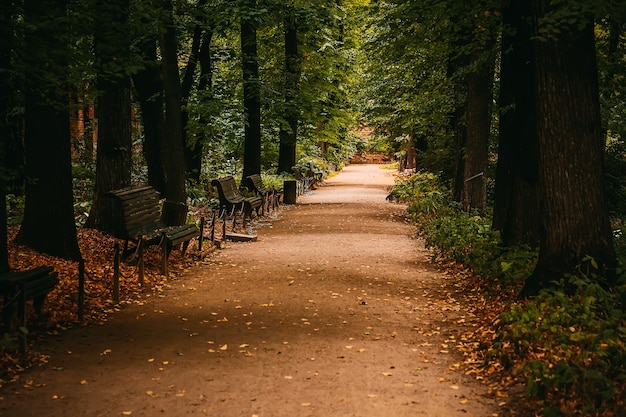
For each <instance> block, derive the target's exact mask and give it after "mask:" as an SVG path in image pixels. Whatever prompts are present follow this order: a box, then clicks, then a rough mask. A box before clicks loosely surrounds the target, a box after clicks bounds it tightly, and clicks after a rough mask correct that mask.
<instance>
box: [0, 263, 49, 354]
mask: <svg viewBox="0 0 626 417" xmlns="http://www.w3.org/2000/svg"><path fill="white" fill-rule="evenodd" d="M58 275H59V273H58V272H56V271H54V268H52V267H51V266H39V267H36V268H33V269H29V270H27V271H3V272H0V293H1V294H2V300H3V304H2V322H3V325H4V327H5V328H6V329H7V330H11V327H12V319H13V317H14V314H15V310H16V309H15V307H17V320H18V326H19V327H20V328H21V329H22V330H21V331H20V332H19V333H20V351H21V352H25V351H26V347H27V343H26V336H27V332H26V331H25V329H26V324H27V318H26V316H27V315H26V304H27V302H28V301H29V300H33V308H34V310H35V313H36V314H37V315H38V316H41V313H42V307H43V303H44V301H45V299H46V297H47V295H48V293H50V291H52V290H53V289H54V288H55V287H56V285H57V284H58V283H59V277H58Z"/></svg>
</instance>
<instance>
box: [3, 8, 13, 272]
mask: <svg viewBox="0 0 626 417" xmlns="http://www.w3.org/2000/svg"><path fill="white" fill-rule="evenodd" d="M11 6H12V2H9V1H5V2H2V3H0V91H4V92H7V91H11V52H12V51H11V50H12V48H11V39H13V33H12V26H13V25H12V24H11V21H12V15H13V13H12V7H11ZM10 97H11V96H10V95H9V94H0V272H2V271H6V270H8V269H9V253H8V241H7V239H8V237H7V206H6V181H5V178H6V177H7V174H8V172H7V167H6V151H5V143H7V142H8V141H9V137H10V136H11V130H12V129H11V127H10V125H9V112H10V111H11V107H12V102H11V99H10Z"/></svg>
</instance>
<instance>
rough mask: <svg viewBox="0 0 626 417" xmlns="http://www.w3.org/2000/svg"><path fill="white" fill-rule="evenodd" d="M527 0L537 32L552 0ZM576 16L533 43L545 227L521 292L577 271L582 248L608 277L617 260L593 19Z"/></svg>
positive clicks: (530, 291)
mask: <svg viewBox="0 0 626 417" xmlns="http://www.w3.org/2000/svg"><path fill="white" fill-rule="evenodd" d="M531 3H532V5H533V17H534V23H535V25H536V26H535V32H534V34H535V35H540V32H539V30H537V24H541V19H542V18H543V17H544V16H545V15H546V13H547V12H549V11H550V9H551V6H550V3H551V2H550V1H549V0H533V1H532V2H531ZM585 18H586V16H579V19H580V21H581V22H582V21H584V20H583V19H585ZM579 24H580V22H577V23H576V24H575V25H572V26H566V24H565V23H563V24H562V27H561V28H560V29H561V30H560V33H559V34H558V38H557V39H553V38H549V39H546V40H538V41H535V43H534V48H535V54H534V56H535V59H534V63H535V67H534V71H535V77H536V78H535V80H536V85H535V94H537V97H538V100H537V114H538V115H539V117H537V131H538V134H539V150H540V152H539V183H540V189H541V195H542V198H543V201H544V205H543V210H542V220H543V230H542V239H541V248H540V252H539V260H538V264H537V267H536V269H535V271H534V273H533V275H532V276H531V277H529V278H528V280H527V281H526V286H525V287H524V289H523V291H522V295H529V294H533V293H535V292H536V291H538V290H539V289H541V288H544V287H546V286H549V285H550V284H551V282H552V281H553V279H555V278H560V277H561V276H562V275H563V274H564V273H569V272H574V271H575V270H576V268H577V266H578V265H580V264H583V263H585V262H583V260H584V259H585V257H587V256H590V257H592V258H594V259H595V262H597V264H598V266H599V270H598V271H594V272H598V274H599V276H605V277H608V278H611V277H612V274H613V272H614V271H612V269H613V268H614V267H615V266H616V255H615V251H614V248H613V240H612V233H611V225H610V222H609V215H608V208H607V204H606V200H605V195H604V181H603V180H604V175H603V168H602V163H603V151H604V143H603V139H602V132H601V124H600V105H599V92H598V79H597V76H598V72H597V67H596V55H595V53H596V52H595V45H594V32H593V21H592V20H591V19H589V20H588V21H587V24H586V25H584V28H582V29H580V26H579ZM586 264H587V265H589V264H590V263H589V262H586Z"/></svg>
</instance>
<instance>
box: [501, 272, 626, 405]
mask: <svg viewBox="0 0 626 417" xmlns="http://www.w3.org/2000/svg"><path fill="white" fill-rule="evenodd" d="M599 282H600V281H599V278H598V277H594V276H591V277H589V276H587V275H585V274H582V273H581V274H579V275H572V276H569V277H567V278H566V279H564V280H563V281H562V282H560V283H559V286H558V287H557V288H554V289H549V290H548V289H547V290H543V291H542V292H541V293H540V294H539V295H538V296H537V297H536V298H535V299H533V300H531V301H527V302H524V303H518V304H515V305H513V306H512V308H511V309H510V310H509V311H506V312H504V313H502V315H501V321H500V323H499V328H498V330H497V338H496V340H495V343H494V346H493V351H492V354H493V355H494V357H497V359H498V360H499V361H500V362H501V363H502V364H504V365H505V366H507V367H509V368H510V369H512V370H513V372H514V374H516V375H517V376H519V377H520V378H522V379H523V380H525V382H526V391H527V393H528V394H529V395H530V396H531V397H532V398H535V399H538V400H540V402H541V403H543V405H544V407H545V408H544V410H545V414H546V415H555V416H559V415H579V414H580V415H597V416H601V415H624V412H625V411H626V408H625V405H624V397H625V395H626V326H625V324H626V310H625V307H626V305H625V300H626V280H624V279H623V278H622V280H621V283H620V285H618V286H617V287H616V288H615V289H613V290H611V291H607V290H606V289H605V288H603V287H602V286H601V285H600V284H599ZM569 288H575V293H574V294H573V295H568V294H567V292H566V290H568V289H569Z"/></svg>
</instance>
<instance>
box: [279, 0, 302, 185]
mask: <svg viewBox="0 0 626 417" xmlns="http://www.w3.org/2000/svg"><path fill="white" fill-rule="evenodd" d="M284 26H285V27H284V31H285V80H284V88H285V93H284V100H285V102H284V115H285V120H284V121H281V125H280V131H279V135H278V136H279V140H280V144H279V152H278V173H279V174H280V173H281V172H287V173H291V167H292V166H294V165H295V164H296V146H297V141H298V135H297V133H298V104H297V101H296V95H297V90H298V84H299V79H300V58H299V56H298V27H297V22H296V18H295V16H294V14H293V11H291V10H288V11H287V15H286V16H285V20H284Z"/></svg>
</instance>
